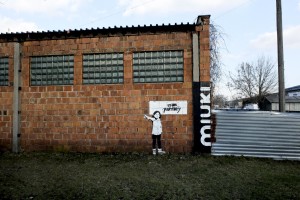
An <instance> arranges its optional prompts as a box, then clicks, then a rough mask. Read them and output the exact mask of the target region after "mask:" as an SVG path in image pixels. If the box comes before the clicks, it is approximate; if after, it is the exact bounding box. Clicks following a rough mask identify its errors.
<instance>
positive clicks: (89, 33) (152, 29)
mask: <svg viewBox="0 0 300 200" xmlns="http://www.w3.org/2000/svg"><path fill="white" fill-rule="evenodd" d="M195 26H196V24H195V23H193V24H190V23H187V24H183V23H181V24H177V23H175V24H173V25H172V24H167V25H165V24H162V25H158V24H156V25H152V24H150V25H148V26H147V25H144V26H140V25H138V26H131V27H128V26H125V27H122V26H120V27H116V26H115V27H108V28H105V27H103V28H96V29H94V28H91V29H79V30H77V29H74V30H63V31H62V30H58V31H54V30H53V31H50V30H48V31H47V32H45V31H42V32H39V31H37V32H21V33H19V32H16V33H1V34H0V42H22V41H31V40H44V39H67V38H81V37H95V36H101V35H105V36H117V35H137V34H139V33H157V32H186V31H194V30H195Z"/></svg>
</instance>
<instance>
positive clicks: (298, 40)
mask: <svg viewBox="0 0 300 200" xmlns="http://www.w3.org/2000/svg"><path fill="white" fill-rule="evenodd" d="M250 43H251V46H253V47H254V48H257V49H265V50H270V49H274V48H276V46H277V32H268V33H264V34H262V35H259V36H258V37H257V38H256V39H254V40H251V41H250ZM283 44H284V48H300V25H298V26H293V27H289V28H287V29H285V30H283Z"/></svg>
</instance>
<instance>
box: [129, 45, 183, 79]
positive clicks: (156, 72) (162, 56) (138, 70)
mask: <svg viewBox="0 0 300 200" xmlns="http://www.w3.org/2000/svg"><path fill="white" fill-rule="evenodd" d="M183 58H184V51H183V50H167V51H144V52H134V53H133V58H132V68H133V69H132V71H133V72H132V78H133V83H182V82H184V59H183Z"/></svg>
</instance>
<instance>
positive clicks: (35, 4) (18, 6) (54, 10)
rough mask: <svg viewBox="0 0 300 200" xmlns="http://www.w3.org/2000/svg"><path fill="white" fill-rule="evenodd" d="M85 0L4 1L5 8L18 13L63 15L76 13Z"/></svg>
mask: <svg viewBox="0 0 300 200" xmlns="http://www.w3.org/2000/svg"><path fill="white" fill-rule="evenodd" d="M84 2H86V1H85V0H57V1H53V0H42V1H41V0H14V1H6V2H5V7H6V8H8V9H11V10H14V11H17V12H20V13H30V14H36V13H43V14H46V15H51V16H55V15H60V16H61V15H63V14H64V13H70V12H76V11H77V10H78V9H79V8H80V6H81V5H82V4H83V3H84Z"/></svg>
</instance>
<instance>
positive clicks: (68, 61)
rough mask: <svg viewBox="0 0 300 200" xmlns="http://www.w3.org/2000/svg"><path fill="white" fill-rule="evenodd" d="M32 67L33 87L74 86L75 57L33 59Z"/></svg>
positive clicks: (31, 61) (41, 57) (37, 57)
mask: <svg viewBox="0 0 300 200" xmlns="http://www.w3.org/2000/svg"><path fill="white" fill-rule="evenodd" d="M30 66H31V68H30V81H31V85H32V86H41V85H72V84H73V81H74V56H73V55H63V56H36V57H31V60H30Z"/></svg>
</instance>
